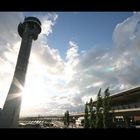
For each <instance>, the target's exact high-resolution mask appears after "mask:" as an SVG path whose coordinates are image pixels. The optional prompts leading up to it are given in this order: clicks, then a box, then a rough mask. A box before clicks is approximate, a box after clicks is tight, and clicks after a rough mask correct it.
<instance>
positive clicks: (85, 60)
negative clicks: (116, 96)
mask: <svg viewBox="0 0 140 140" xmlns="http://www.w3.org/2000/svg"><path fill="white" fill-rule="evenodd" d="M17 15H18V14H17ZM19 15H20V14H19ZM4 17H5V16H4ZM4 17H3V18H4ZM17 17H18V16H17ZM19 17H20V16H19ZM5 18H6V17H5ZM57 18H59V17H58V15H56V14H47V15H45V16H42V17H40V20H41V22H42V28H43V29H42V33H41V34H40V35H39V37H38V40H37V41H35V42H33V47H32V51H31V56H30V62H29V66H28V72H27V77H26V88H27V89H28V90H27V89H26V90H27V91H26V92H27V93H25V94H26V95H27V94H30V96H28V95H27V96H26V100H24V99H23V107H22V111H21V115H23V114H24V115H27V114H28V112H30V113H31V114H32V115H41V114H42V115H43V114H46V115H50V114H51V115H52V114H63V113H64V112H65V111H66V110H69V111H71V112H77V111H84V103H85V102H86V101H88V100H89V99H90V98H91V97H92V98H93V99H96V96H97V93H98V91H99V89H100V88H102V94H103V92H104V90H105V89H106V88H107V87H110V90H111V93H114V92H116V91H119V90H123V89H127V88H129V87H134V86H136V85H139V84H140V80H139V77H138V75H140V65H139V58H140V53H139V52H140V47H139V46H140V40H139V38H140V24H139V21H140V15H139V14H137V13H134V15H133V16H131V17H129V18H127V19H126V20H124V21H123V22H122V23H118V25H116V28H115V29H114V32H113V37H112V38H113V46H112V48H111V49H107V48H101V47H100V48H97V47H94V48H91V49H89V50H86V51H81V52H79V51H78V49H79V47H80V46H79V45H77V43H76V42H73V41H69V42H68V43H69V49H68V50H67V52H66V58H65V60H64V59H62V58H61V56H60V54H59V50H57V49H54V48H51V47H50V46H49V44H48V42H47V37H48V36H49V34H50V33H53V26H55V22H57ZM21 20H22V18H21ZM11 22H12V21H11ZM13 22H14V21H13ZM18 23H19V20H17V24H18ZM7 24H8V23H7ZM13 25H14V27H11V28H12V29H9V30H11V33H12V30H13V32H15V30H16V28H17V25H15V24H14V23H13ZM1 26H2V27H1ZM7 26H9V25H7ZM1 28H3V30H2V31H3V32H6V27H5V26H4V22H3V23H2V22H0V29H1ZM3 34H6V33H3ZM11 36H12V37H11ZM6 37H7V38H6ZM5 38H6V39H5ZM0 40H1V44H2V45H1V44H0V50H2V51H1V57H0V63H1V64H2V65H3V67H2V66H1V65H0V77H2V79H3V80H2V81H0V82H1V84H2V86H3V87H4V88H5V87H6V84H5V83H6V81H7V78H8V77H9V75H12V74H11V73H12V72H10V73H9V72H8V70H6V69H12V71H13V70H14V69H13V67H14V65H15V60H16V57H17V52H18V47H17V46H19V44H18V43H19V42H20V38H19V37H15V36H13V35H12V34H11V35H9V36H7V35H5V37H4V36H2V37H1V36H0ZM8 40H10V42H8ZM2 46H4V47H2ZM12 46H13V47H12ZM55 47H57V46H55ZM9 48H10V49H9ZM5 75H7V76H5ZM3 81H4V82H3ZM28 87H30V88H28ZM4 88H3V89H4ZM3 89H1V90H0V92H3ZM23 98H24V97H23ZM27 100H28V104H27ZM32 100H34V102H32ZM27 106H28V107H27Z"/></svg>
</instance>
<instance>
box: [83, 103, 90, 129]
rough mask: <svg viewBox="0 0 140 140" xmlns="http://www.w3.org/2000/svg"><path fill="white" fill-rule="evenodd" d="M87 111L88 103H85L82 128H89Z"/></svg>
mask: <svg viewBox="0 0 140 140" xmlns="http://www.w3.org/2000/svg"><path fill="white" fill-rule="evenodd" d="M88 117H89V112H88V103H86V104H85V115H84V128H89V119H88Z"/></svg>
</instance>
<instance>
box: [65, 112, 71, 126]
mask: <svg viewBox="0 0 140 140" xmlns="http://www.w3.org/2000/svg"><path fill="white" fill-rule="evenodd" d="M69 122H70V117H69V111H68V110H67V111H66V112H65V115H64V125H66V126H67V127H68V126H69Z"/></svg>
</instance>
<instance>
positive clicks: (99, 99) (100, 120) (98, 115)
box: [95, 88, 103, 128]
mask: <svg viewBox="0 0 140 140" xmlns="http://www.w3.org/2000/svg"><path fill="white" fill-rule="evenodd" d="M102 111H103V100H102V97H101V88H100V89H99V92H98V96H97V103H96V124H95V125H96V126H95V127H96V128H103V113H102Z"/></svg>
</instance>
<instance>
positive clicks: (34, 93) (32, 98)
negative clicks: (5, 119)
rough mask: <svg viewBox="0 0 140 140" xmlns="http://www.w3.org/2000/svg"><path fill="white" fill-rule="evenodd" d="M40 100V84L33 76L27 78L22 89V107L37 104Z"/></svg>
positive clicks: (41, 98)
mask: <svg viewBox="0 0 140 140" xmlns="http://www.w3.org/2000/svg"><path fill="white" fill-rule="evenodd" d="M42 100H43V94H42V86H41V85H40V84H39V83H38V82H37V81H36V80H35V79H34V78H32V79H29V80H28V81H27V83H26V84H25V87H24V90H23V94H22V107H23V108H24V107H32V106H35V105H39V104H40V103H41V101H42Z"/></svg>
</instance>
